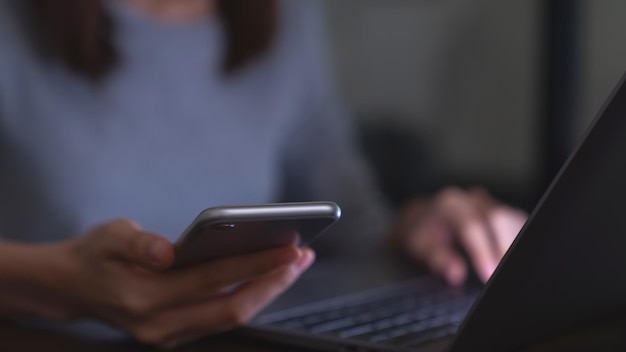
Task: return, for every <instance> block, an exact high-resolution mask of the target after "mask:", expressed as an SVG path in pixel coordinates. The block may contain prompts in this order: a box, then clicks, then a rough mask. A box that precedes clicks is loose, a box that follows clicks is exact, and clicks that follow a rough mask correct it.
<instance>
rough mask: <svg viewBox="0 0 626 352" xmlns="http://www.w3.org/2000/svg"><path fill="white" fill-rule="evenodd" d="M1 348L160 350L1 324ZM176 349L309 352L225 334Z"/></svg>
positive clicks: (190, 351)
mask: <svg viewBox="0 0 626 352" xmlns="http://www.w3.org/2000/svg"><path fill="white" fill-rule="evenodd" d="M0 351H2V352H13V351H19V352H23V351H24V352H29V351H42V352H85V351H89V352H139V351H141V352H148V351H159V350H158V349H154V348H150V347H146V346H141V345H139V344H136V343H133V342H125V343H111V344H102V343H93V342H88V341H83V340H80V339H76V338H72V337H69V336H65V335H59V334H55V333H52V332H49V331H44V330H38V329H34V328H25V327H18V326H15V325H11V324H9V323H0ZM175 351H177V352H196V351H203V352H222V351H223V352H294V351H302V352H309V351H307V350H306V349H294V348H293V347H285V346H279V345H275V344H269V343H265V342H260V341H251V340H248V339H245V340H244V339H241V338H238V337H237V336H233V335H228V334H227V335H223V336H218V337H212V338H207V339H204V340H202V341H200V342H198V343H195V344H193V345H191V346H187V347H182V348H179V349H176V350H175Z"/></svg>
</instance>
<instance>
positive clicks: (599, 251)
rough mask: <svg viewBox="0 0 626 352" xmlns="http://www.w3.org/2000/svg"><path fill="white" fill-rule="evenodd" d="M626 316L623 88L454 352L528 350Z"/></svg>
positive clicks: (535, 216) (491, 285) (534, 217)
mask: <svg viewBox="0 0 626 352" xmlns="http://www.w3.org/2000/svg"><path fill="white" fill-rule="evenodd" d="M624 314H626V85H625V84H624V78H622V80H621V82H620V83H619V84H618V86H617V88H616V89H615V90H614V92H613V93H612V95H611V97H610V98H609V100H608V103H606V104H605V106H604V108H603V109H602V110H601V112H600V114H599V116H598V117H597V118H596V120H595V121H594V123H593V124H592V127H591V128H590V130H589V131H588V132H587V134H586V137H585V139H584V141H583V143H582V144H581V145H580V146H579V147H578V149H577V151H576V152H575V153H574V154H573V156H571V157H570V159H569V161H568V162H567V163H566V164H565V166H564V167H563V168H562V169H561V171H560V173H559V175H558V176H557V177H556V178H555V181H554V182H553V183H552V185H551V186H550V188H549V189H548V191H547V192H546V193H545V194H544V196H543V198H542V200H541V201H540V202H539V204H538V205H537V207H536V208H535V210H534V212H533V213H532V214H531V216H530V218H529V220H528V222H527V223H526V226H525V227H524V228H523V229H522V231H521V232H520V235H519V236H518V237H517V239H516V240H515V242H514V243H513V245H512V246H511V249H510V250H509V252H508V253H507V255H506V256H505V259H504V260H503V261H502V263H501V265H500V266H499V267H498V269H497V270H496V273H495V275H494V276H493V277H492V279H491V280H490V281H489V282H488V284H487V286H486V288H485V290H484V292H483V294H482V296H481V297H480V299H479V300H478V301H477V303H476V304H475V306H474V307H473V309H472V311H471V312H470V314H469V315H468V317H467V318H466V320H465V322H464V324H463V325H462V327H461V329H460V331H459V333H458V334H457V337H456V338H455V340H454V342H453V344H452V345H451V348H450V351H453V352H462V351H472V352H473V351H508V350H517V349H522V348H524V347H526V346H529V345H531V344H533V343H536V342H539V341H541V340H544V339H548V338H550V337H555V336H557V335H559V334H561V333H567V332H570V331H575V330H576V329H580V328H584V327H585V326H587V325H591V324H594V323H597V322H599V321H605V320H606V319H610V318H611V317H613V316H619V315H624Z"/></svg>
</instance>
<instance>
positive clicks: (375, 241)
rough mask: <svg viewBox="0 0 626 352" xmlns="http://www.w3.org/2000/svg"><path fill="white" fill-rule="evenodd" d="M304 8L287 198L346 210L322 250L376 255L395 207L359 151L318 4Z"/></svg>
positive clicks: (287, 151) (288, 147) (286, 178)
mask: <svg viewBox="0 0 626 352" xmlns="http://www.w3.org/2000/svg"><path fill="white" fill-rule="evenodd" d="M300 3H305V4H306V5H305V6H302V8H300V9H298V10H300V12H299V13H296V14H295V16H293V17H294V18H297V19H298V21H297V25H298V27H299V28H297V29H296V32H297V33H299V35H298V36H296V37H297V38H294V40H296V41H297V44H296V45H297V47H298V50H297V52H298V65H297V67H298V69H297V71H298V73H297V74H298V75H299V77H300V78H299V79H300V83H299V87H300V88H301V94H300V97H301V99H299V105H298V108H297V116H294V121H293V124H292V125H291V126H290V127H289V129H288V131H289V132H288V133H287V138H286V143H285V145H284V159H283V161H284V165H283V166H284V193H283V195H284V196H283V198H284V200H285V201H311V200H329V201H335V202H336V203H338V204H339V205H340V207H341V208H342V219H341V220H340V221H339V223H338V224H337V225H335V226H334V227H333V229H332V230H331V231H329V233H328V234H326V235H325V236H324V237H323V238H322V239H320V241H319V242H318V243H316V249H318V251H319V250H321V251H322V252H325V253H328V254H332V253H336V252H339V251H341V252H342V253H345V249H347V248H350V250H351V252H355V249H357V250H356V252H362V251H363V250H372V249H373V248H374V247H379V246H380V245H382V242H383V236H384V232H385V230H386V228H387V226H388V224H389V218H390V213H391V211H390V207H389V205H388V204H387V203H386V200H385V199H384V197H383V196H382V194H381V192H380V191H379V189H378V187H377V184H376V180H375V178H374V173H373V170H372V169H371V168H370V165H369V164H368V163H367V161H366V159H365V157H364V155H363V154H362V152H361V151H360V150H359V146H358V143H357V138H356V130H355V128H354V125H353V122H352V121H351V120H350V118H349V115H348V113H347V111H346V109H344V108H343V107H342V106H341V104H340V103H339V100H338V99H337V94H336V91H335V88H334V84H333V82H332V79H331V78H330V77H331V76H330V70H329V64H328V57H327V50H326V47H325V45H324V41H323V38H324V36H323V30H322V22H321V16H320V12H319V8H317V7H316V6H315V4H313V2H305V1H302V2H300ZM292 20H293V18H292ZM296 45H294V47H295V46H296ZM348 246H349V247H348Z"/></svg>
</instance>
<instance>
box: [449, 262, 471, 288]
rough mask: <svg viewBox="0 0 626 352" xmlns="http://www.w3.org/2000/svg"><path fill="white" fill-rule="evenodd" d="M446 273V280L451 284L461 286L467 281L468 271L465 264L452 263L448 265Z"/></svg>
mask: <svg viewBox="0 0 626 352" xmlns="http://www.w3.org/2000/svg"><path fill="white" fill-rule="evenodd" d="M445 275H446V281H447V282H448V284H449V285H450V286H460V285H461V284H463V282H464V281H465V277H466V275H467V273H466V272H465V268H464V267H463V266H461V265H455V264H454V263H450V264H448V266H447V267H446V270H445Z"/></svg>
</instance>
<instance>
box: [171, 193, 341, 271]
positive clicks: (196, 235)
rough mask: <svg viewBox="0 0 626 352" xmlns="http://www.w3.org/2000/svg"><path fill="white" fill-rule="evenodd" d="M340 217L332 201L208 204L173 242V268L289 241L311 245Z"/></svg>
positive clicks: (275, 245) (288, 242)
mask: <svg viewBox="0 0 626 352" xmlns="http://www.w3.org/2000/svg"><path fill="white" fill-rule="evenodd" d="M340 217H341V209H340V208H339V206H338V205H337V204H335V203H333V202H300V203H274V204H261V205H238V206H222V207H214V208H208V209H206V210H204V211H202V212H201V213H200V214H199V215H198V216H197V217H196V218H195V220H194V221H193V222H192V223H191V225H189V226H188V227H187V229H186V230H185V231H184V232H183V233H182V235H181V236H180V238H179V239H178V240H177V241H176V243H175V244H174V248H175V251H176V257H175V258H176V259H175V261H174V268H180V267H184V266H189V265H193V264H197V263H200V262H203V261H207V260H211V259H215V258H220V257H226V256H232V255H239V254H246V253H252V252H256V251H261V250H265V249H269V248H273V247H280V246H285V245H289V244H296V245H299V246H301V245H309V244H310V243H311V242H312V241H313V240H315V239H316V238H318V237H319V236H320V235H321V234H322V233H323V232H324V231H325V230H326V229H328V228H329V227H330V226H331V225H332V224H334V223H335V222H336V221H337V220H339V218H340Z"/></svg>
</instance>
